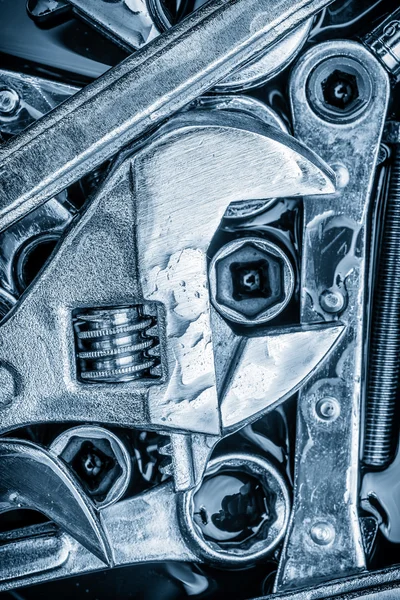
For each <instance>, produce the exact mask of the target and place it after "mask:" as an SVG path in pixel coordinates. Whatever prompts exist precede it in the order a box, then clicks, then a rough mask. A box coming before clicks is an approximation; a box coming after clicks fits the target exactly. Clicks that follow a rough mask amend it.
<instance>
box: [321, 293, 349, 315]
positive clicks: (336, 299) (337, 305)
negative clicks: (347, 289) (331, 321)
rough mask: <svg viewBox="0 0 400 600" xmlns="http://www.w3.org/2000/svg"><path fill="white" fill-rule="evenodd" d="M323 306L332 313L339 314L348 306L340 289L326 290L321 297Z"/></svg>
mask: <svg viewBox="0 0 400 600" xmlns="http://www.w3.org/2000/svg"><path fill="white" fill-rule="evenodd" d="M319 302H320V305H321V308H322V309H323V310H324V311H325V312H327V313H330V314H338V313H340V312H342V311H343V310H344V309H345V307H346V298H345V296H344V295H343V294H342V292H341V291H340V290H332V289H330V290H325V291H324V292H322V294H321V295H320V297H319Z"/></svg>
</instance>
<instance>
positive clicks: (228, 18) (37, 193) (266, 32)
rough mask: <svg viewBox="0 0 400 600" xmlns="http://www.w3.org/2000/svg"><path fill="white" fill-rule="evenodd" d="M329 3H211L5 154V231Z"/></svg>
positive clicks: (0, 185) (0, 181)
mask: <svg viewBox="0 0 400 600" xmlns="http://www.w3.org/2000/svg"><path fill="white" fill-rule="evenodd" d="M331 1H332V0H295V1H293V0H215V2H212V3H209V4H207V5H204V7H202V8H201V9H200V10H199V11H197V12H196V13H194V14H193V15H192V16H191V17H189V18H188V19H185V20H184V21H183V22H182V23H181V24H179V25H177V26H176V27H175V28H173V29H172V30H170V31H168V32H166V33H165V34H163V35H162V36H160V37H159V38H157V39H156V40H154V41H153V42H151V43H150V44H148V45H147V46H146V47H145V48H143V49H142V50H140V51H139V52H137V53H135V54H133V55H132V56H130V57H129V58H128V59H126V60H125V61H124V62H123V63H121V64H120V65H119V66H117V67H115V68H114V69H112V70H110V71H108V72H107V73H106V74H105V75H104V76H103V77H101V78H99V79H98V80H97V81H96V82H95V83H93V84H91V85H89V86H87V87H86V88H85V89H84V90H82V91H81V92H79V93H78V94H76V95H75V96H74V97H73V98H71V99H70V100H68V101H67V102H65V103H64V104H62V105H61V106H60V107H58V108H57V109H55V110H54V111H53V112H52V113H50V114H49V115H48V116H46V117H44V118H43V119H41V120H40V121H39V122H38V123H37V124H35V125H33V126H32V127H31V128H30V129H29V130H28V131H27V132H26V133H23V134H21V136H19V137H18V139H16V140H15V141H14V140H13V141H11V142H10V143H9V144H6V145H5V146H4V147H3V148H1V150H0V163H1V167H0V231H1V230H3V229H5V228H6V227H8V226H9V225H10V224H11V223H13V222H14V221H16V220H18V219H20V218H21V217H22V216H23V215H25V214H27V213H28V212H30V211H31V210H33V209H34V208H36V207H38V206H39V205H40V204H42V203H43V202H45V201H46V200H48V199H49V198H51V197H52V196H54V195H56V194H57V193H58V192H60V191H61V190H62V189H64V188H65V187H67V186H68V185H70V184H71V183H73V182H74V181H76V180H77V179H79V178H80V177H82V176H83V175H84V174H85V173H87V172H88V171H91V170H92V169H94V168H96V167H97V166H99V165H100V164H101V163H103V162H104V161H105V160H107V159H109V158H110V157H111V156H113V155H114V154H115V153H116V152H118V151H119V150H120V149H121V148H122V147H123V146H125V145H126V144H128V143H129V142H131V141H132V140H133V139H135V138H137V137H139V136H140V135H143V134H144V133H145V132H146V131H148V130H149V129H150V128H152V127H154V126H155V125H157V124H158V123H159V122H161V121H163V120H164V119H166V118H167V117H169V116H170V115H171V114H173V113H174V112H176V111H177V110H179V109H180V108H182V107H183V106H185V105H186V104H187V103H188V102H190V101H191V100H193V99H194V98H195V97H196V96H198V95H200V94H201V93H203V92H204V91H205V90H207V89H209V88H210V87H212V86H213V85H214V84H215V83H217V82H218V81H219V80H221V79H223V78H224V77H225V76H226V75H227V74H228V73H229V72H230V71H232V70H233V69H235V68H237V67H240V66H241V65H242V64H244V63H245V62H246V61H248V60H249V59H250V58H251V57H252V56H253V55H255V54H257V53H258V52H260V51H261V50H263V49H265V48H266V47H268V46H269V45H271V44H273V43H274V42H276V41H277V40H278V39H279V38H281V37H282V36H283V35H285V34H287V33H288V32H289V31H291V30H292V29H294V28H295V27H296V26H298V25H299V24H300V23H302V22H303V21H305V20H306V19H307V18H309V17H310V16H312V15H313V14H314V13H315V12H317V11H318V10H320V9H322V8H324V7H325V6H327V5H328V4H330V3H331Z"/></svg>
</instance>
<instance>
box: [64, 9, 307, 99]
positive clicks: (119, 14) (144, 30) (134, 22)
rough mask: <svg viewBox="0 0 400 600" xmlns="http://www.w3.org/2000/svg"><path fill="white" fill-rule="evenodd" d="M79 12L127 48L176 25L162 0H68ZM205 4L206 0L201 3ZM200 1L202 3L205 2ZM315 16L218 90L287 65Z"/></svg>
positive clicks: (256, 81)
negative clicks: (111, 0)
mask: <svg viewBox="0 0 400 600" xmlns="http://www.w3.org/2000/svg"><path fill="white" fill-rule="evenodd" d="M68 2H69V3H70V4H71V5H72V6H73V7H74V8H75V9H76V10H77V12H78V14H81V15H82V16H84V18H86V19H88V20H89V21H90V22H91V23H92V24H93V25H94V26H95V27H96V28H98V29H99V30H100V31H101V32H103V33H105V34H106V35H108V36H109V37H111V38H112V39H113V40H115V41H116V42H117V43H119V44H121V45H122V46H123V47H124V48H127V49H129V50H132V49H133V50H134V49H138V48H141V47H142V46H143V45H144V44H146V43H147V42H149V41H151V40H152V39H154V38H155V37H156V36H157V35H159V34H160V32H161V31H165V30H166V29H169V28H170V27H171V26H172V23H171V21H170V19H169V18H168V15H167V14H166V11H165V7H163V3H162V2H160V1H159V0H148V1H146V0H124V1H123V2H119V3H112V2H111V3H108V2H98V1H97V0H68ZM201 4H203V3H201ZM201 4H200V5H201ZM312 22H313V19H309V20H307V21H306V22H305V23H303V24H302V25H300V26H299V27H297V28H296V29H295V30H294V31H292V32H291V33H289V34H288V35H287V36H285V37H284V39H283V40H280V41H278V42H277V43H276V44H275V46H274V47H273V48H271V49H268V50H267V51H263V52H262V53H261V56H257V57H255V58H254V59H252V60H251V61H250V62H249V63H247V64H246V65H245V66H244V67H242V68H240V69H237V70H236V69H235V70H234V72H233V73H230V74H229V75H228V76H227V77H225V78H224V79H223V80H222V81H221V82H220V83H217V85H216V86H215V88H214V89H215V90H216V91H220V92H231V91H238V90H244V89H247V88H250V87H254V86H260V85H262V84H263V83H265V82H266V81H268V80H270V79H272V78H273V77H274V76H275V75H277V74H278V73H279V72H280V71H282V70H283V69H285V68H286V67H287V66H288V65H289V64H290V62H291V61H292V60H293V59H294V57H295V56H296V54H297V53H298V52H300V50H301V48H302V47H303V45H304V44H305V42H306V40H307V37H308V35H309V33H310V29H311V26H312Z"/></svg>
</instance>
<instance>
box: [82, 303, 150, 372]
mask: <svg viewBox="0 0 400 600" xmlns="http://www.w3.org/2000/svg"><path fill="white" fill-rule="evenodd" d="M155 324H156V320H155V318H154V317H152V316H149V315H144V314H143V307H142V305H135V306H130V307H116V308H100V309H90V310H87V311H85V312H82V313H79V314H78V315H77V316H76V317H75V320H74V329H75V339H76V346H77V353H76V355H77V359H78V371H79V376H80V379H82V380H83V381H86V382H102V383H104V382H108V383H120V382H124V381H132V380H134V379H143V378H149V377H154V376H157V375H155V374H154V372H153V369H154V368H155V367H156V366H157V365H158V364H159V363H160V359H159V357H158V356H157V355H155V353H154V350H152V349H154V348H155V346H157V345H158V344H159V340H158V338H157V337H155V336H154V335H150V334H149V330H150V329H151V328H152V327H154V325H155Z"/></svg>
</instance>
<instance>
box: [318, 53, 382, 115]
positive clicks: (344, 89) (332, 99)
mask: <svg viewBox="0 0 400 600" xmlns="http://www.w3.org/2000/svg"><path fill="white" fill-rule="evenodd" d="M307 96H308V101H309V102H310V106H311V107H312V108H313V110H315V112H317V113H318V115H319V116H320V117H322V118H324V119H326V120H328V121H333V122H335V123H346V122H351V121H353V120H354V119H356V118H357V117H358V116H360V115H361V114H362V112H363V111H364V110H365V108H366V107H367V106H368V104H369V102H370V101H371V98H372V96H373V93H372V81H371V77H370V75H369V73H368V71H367V69H366V68H365V67H364V65H363V64H362V63H361V62H359V61H358V60H355V59H354V58H351V57H344V56H335V57H330V58H327V59H325V60H323V61H322V62H321V63H320V64H318V65H317V66H316V67H315V69H314V70H313V72H312V73H311V75H310V77H309V80H308V84H307Z"/></svg>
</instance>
